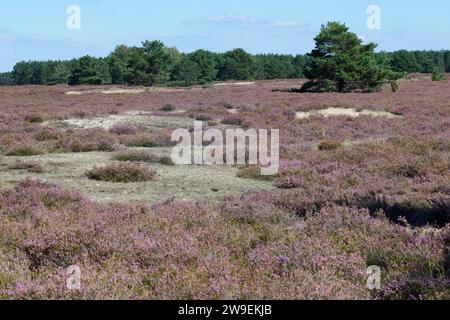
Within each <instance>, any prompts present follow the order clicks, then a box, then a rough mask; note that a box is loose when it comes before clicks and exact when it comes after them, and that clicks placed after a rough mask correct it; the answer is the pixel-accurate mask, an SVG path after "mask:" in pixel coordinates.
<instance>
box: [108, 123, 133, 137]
mask: <svg viewBox="0 0 450 320" xmlns="http://www.w3.org/2000/svg"><path fill="white" fill-rule="evenodd" d="M109 132H112V133H115V134H117V135H119V136H121V135H134V134H136V133H137V132H138V129H137V128H136V127H135V126H133V125H131V124H128V123H118V124H116V125H114V126H113V127H112V128H111V129H109Z"/></svg>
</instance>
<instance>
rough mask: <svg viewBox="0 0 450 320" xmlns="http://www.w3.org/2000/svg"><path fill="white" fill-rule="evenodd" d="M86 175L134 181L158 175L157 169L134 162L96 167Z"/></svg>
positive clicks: (147, 179) (118, 180)
mask: <svg viewBox="0 0 450 320" xmlns="http://www.w3.org/2000/svg"><path fill="white" fill-rule="evenodd" d="M86 175H87V177H88V178H89V179H92V180H97V181H104V182H116V183H132V182H145V181H149V180H152V179H154V178H155V176H156V171H154V170H152V169H148V168H146V167H144V166H142V165H139V164H134V163H114V164H109V165H106V166H101V167H94V168H92V169H90V170H88V171H87V172H86Z"/></svg>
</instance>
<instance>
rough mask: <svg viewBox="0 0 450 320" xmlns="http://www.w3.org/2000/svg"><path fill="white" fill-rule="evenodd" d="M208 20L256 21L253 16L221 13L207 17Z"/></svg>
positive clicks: (227, 21) (219, 21)
mask: <svg viewBox="0 0 450 320" xmlns="http://www.w3.org/2000/svg"><path fill="white" fill-rule="evenodd" d="M208 21H210V22H217V23H257V22H258V21H257V20H256V19H255V18H252V17H249V16H244V15H233V14H222V15H219V16H215V17H210V18H209V19H208Z"/></svg>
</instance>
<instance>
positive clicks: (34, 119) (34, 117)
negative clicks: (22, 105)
mask: <svg viewBox="0 0 450 320" xmlns="http://www.w3.org/2000/svg"><path fill="white" fill-rule="evenodd" d="M25 121H26V122H29V123H42V122H44V121H45V120H44V118H43V117H42V116H40V115H37V114H32V115H28V116H26V117H25Z"/></svg>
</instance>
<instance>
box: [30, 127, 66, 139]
mask: <svg viewBox="0 0 450 320" xmlns="http://www.w3.org/2000/svg"><path fill="white" fill-rule="evenodd" d="M63 138H64V133H63V132H60V131H57V130H55V129H51V128H43V129H40V130H39V131H38V132H36V133H35V135H34V139H35V140H36V141H40V142H44V141H52V140H61V139H63Z"/></svg>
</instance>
